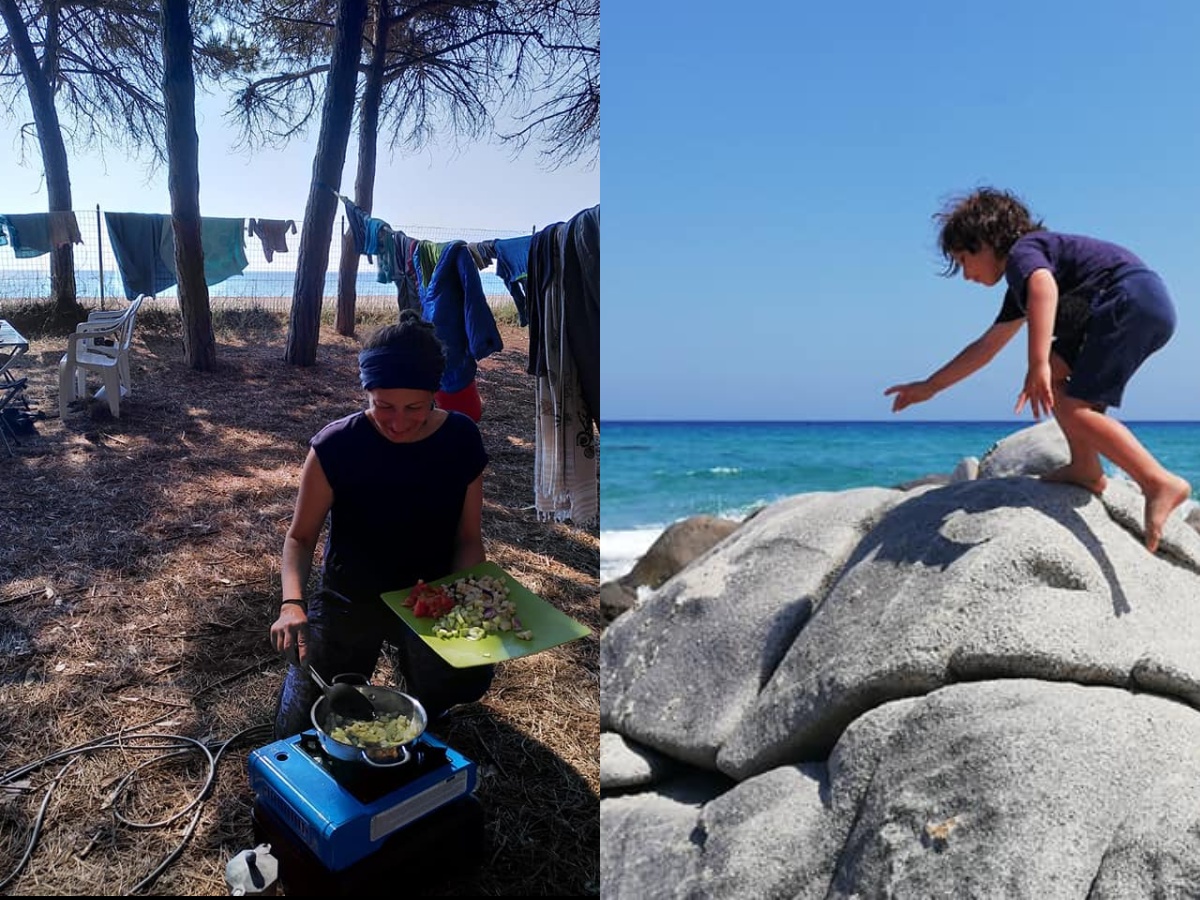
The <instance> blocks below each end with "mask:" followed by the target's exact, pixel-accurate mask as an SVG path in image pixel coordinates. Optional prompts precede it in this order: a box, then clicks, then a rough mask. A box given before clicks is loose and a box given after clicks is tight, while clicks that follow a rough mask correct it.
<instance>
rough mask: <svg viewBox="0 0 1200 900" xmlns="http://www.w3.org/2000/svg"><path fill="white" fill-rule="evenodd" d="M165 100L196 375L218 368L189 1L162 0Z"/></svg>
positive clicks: (182, 285) (183, 303) (184, 308)
mask: <svg viewBox="0 0 1200 900" xmlns="http://www.w3.org/2000/svg"><path fill="white" fill-rule="evenodd" d="M162 40H163V70H164V84H163V98H164V100H165V101H166V112H167V185H168V188H169V189H170V192H171V224H172V228H173V230H174V234H175V274H176V279H177V281H178V283H179V312H180V315H182V316H183V358H184V362H186V363H187V365H188V366H190V367H191V368H193V369H196V370H197V371H201V372H211V371H212V370H213V369H215V368H216V367H217V345H216V339H215V338H214V337H213V330H212V314H211V311H210V309H209V305H208V285H207V284H206V283H205V281H204V248H203V247H202V246H201V241H200V137H199V135H198V134H197V133H196V83H195V75H194V73H193V71H192V25H191V22H190V21H189V19H188V0H162Z"/></svg>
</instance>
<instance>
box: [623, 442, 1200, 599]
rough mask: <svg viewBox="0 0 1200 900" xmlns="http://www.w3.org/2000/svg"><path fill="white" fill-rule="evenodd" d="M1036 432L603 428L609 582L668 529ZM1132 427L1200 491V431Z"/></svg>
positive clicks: (891, 480) (954, 460)
mask: <svg viewBox="0 0 1200 900" xmlns="http://www.w3.org/2000/svg"><path fill="white" fill-rule="evenodd" d="M1030 424H1032V421H1031V420H1015V419H1014V420H1010V421H1003V422H912V421H908V422H898V421H878V422H603V423H602V424H601V431H602V433H603V435H604V461H603V464H602V465H601V467H600V530H601V534H600V570H601V571H600V577H601V580H602V581H607V580H609V579H611V578H615V577H617V576H619V575H621V574H622V573H624V572H626V571H628V569H629V567H631V566H632V565H633V563H634V562H635V561H636V560H637V559H638V557H639V556H641V554H642V553H644V552H645V551H646V549H647V548H648V547H649V546H650V544H651V543H653V541H654V539H655V538H656V537H658V535H659V534H661V533H662V530H663V529H664V528H665V527H666V526H668V525H670V524H671V523H672V522H676V521H679V520H680V519H684V518H687V517H688V516H692V515H697V514H701V513H704V514H709V515H719V516H726V517H730V518H742V517H744V516H745V515H747V514H748V513H749V512H750V511H751V510H753V509H754V508H755V507H757V506H760V505H762V504H764V503H769V502H771V501H773V500H778V499H780V498H782V497H787V496H790V495H792V494H801V493H808V492H812V491H840V490H846V489H848V488H856V487H867V486H878V487H892V486H895V485H897V484H900V483H902V482H905V481H911V480H914V479H917V478H921V477H923V476H925V475H931V474H935V473H949V472H950V471H952V470H953V469H954V467H955V466H956V465H958V463H959V461H960V460H962V459H963V458H964V457H968V456H973V457H975V458H977V459H978V458H981V457H982V456H983V455H984V454H985V453H986V452H987V451H988V449H989V448H990V447H991V446H992V445H993V444H994V443H995V442H996V441H998V440H1000V439H1001V438H1003V437H1006V436H1007V435H1010V434H1013V433H1015V432H1017V431H1020V430H1021V429H1023V428H1026V427H1028V426H1029V425H1030ZM1126 424H1127V425H1128V426H1129V427H1130V428H1131V429H1132V430H1133V432H1134V433H1135V434H1136V435H1137V436H1138V438H1139V439H1140V440H1141V441H1142V442H1143V443H1144V444H1145V445H1146V446H1147V448H1149V450H1150V451H1151V452H1152V453H1154V455H1155V456H1157V457H1158V458H1159V460H1161V461H1162V463H1163V464H1164V465H1166V466H1167V468H1169V469H1172V470H1173V471H1175V472H1178V473H1179V474H1180V475H1182V476H1183V477H1184V478H1187V479H1188V480H1189V481H1190V482H1191V483H1192V484H1193V485H1195V486H1196V487H1197V490H1198V491H1200V422H1127V423H1126ZM1110 472H1111V474H1113V475H1114V476H1116V477H1121V476H1120V474H1119V473H1118V472H1116V471H1115V470H1111V469H1110Z"/></svg>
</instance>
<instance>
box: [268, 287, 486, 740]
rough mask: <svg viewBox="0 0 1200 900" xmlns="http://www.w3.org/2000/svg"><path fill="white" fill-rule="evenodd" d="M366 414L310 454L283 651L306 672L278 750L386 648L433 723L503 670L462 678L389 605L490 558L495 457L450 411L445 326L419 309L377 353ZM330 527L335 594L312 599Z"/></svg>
mask: <svg viewBox="0 0 1200 900" xmlns="http://www.w3.org/2000/svg"><path fill="white" fill-rule="evenodd" d="M358 361H359V374H360V379H361V382H362V387H363V390H365V391H366V396H367V408H366V410H363V411H360V412H356V413H352V414H351V415H348V416H345V417H344V418H341V419H338V420H337V421H335V422H331V423H330V424H328V425H326V426H325V427H324V428H323V429H321V431H319V432H318V433H317V435H316V436H315V437H314V438H313V439H312V440H311V441H310V448H309V451H308V456H307V458H306V459H305V461H304V468H303V470H302V472H301V475H300V493H299V496H298V497H297V498H296V508H295V511H294V513H293V515H292V522H291V525H290V527H289V528H288V532H287V537H286V538H285V539H284V542H283V563H282V567H283V571H282V581H283V601H282V604H281V606H280V610H279V618H277V619H276V620H275V623H274V624H273V625H272V626H271V643H272V645H273V646H274V648H275V650H276V651H278V652H279V653H281V654H283V655H284V656H285V657H286V658H287V659H288V660H289V662H291V663H292V665H291V666H289V668H288V672H287V676H286V678H285V680H284V683H283V687H282V689H281V690H280V693H279V701H278V708H277V711H276V716H275V737H276V738H277V739H279V738H284V737H288V736H291V735H293V734H297V733H299V732H301V731H304V730H305V729H307V728H310V727H311V720H310V717H309V712H310V710H311V708H312V705H313V703H314V702H315V701H316V699H317V698H318V696H320V692H319V689H318V688H317V686H316V684H315V683H314V682H313V680H312V678H311V677H310V676H309V674H308V671H307V668H306V667H307V666H310V665H311V666H312V667H313V668H315V669H316V671H317V672H318V673H319V674H321V675H322V676H323V677H325V678H326V679H329V678H332V677H333V676H335V675H338V674H342V673H351V672H353V673H361V674H364V675H367V676H368V677H369V676H370V675H371V674H372V673H373V672H374V671H375V666H376V663H377V662H378V661H379V654H380V651H381V650H382V649H383V647H384V644H385V642H386V643H387V644H388V645H389V648H390V650H391V651H392V663H393V668H394V670H395V671H396V673H397V674H398V676H400V677H401V678H402V679H403V684H402V685H400V687H401V689H402V690H404V691H405V692H407V693H409V694H412V695H413V696H414V697H416V698H417V699H418V700H420V701H421V704H422V705H423V706H424V707H425V709H426V711H427V713H428V715H429V720H430V721H431V722H432V721H434V720H435V719H436V718H437V717H438V716H440V715H441V714H442V713H444V712H445V711H446V710H447V709H449V708H450V707H451V706H454V705H455V704H458V703H466V702H470V701H473V700H478V699H479V698H480V697H481V696H483V694H484V692H485V691H487V689H488V687H489V686H490V685H491V682H492V675H493V673H494V667H493V666H474V667H471V668H465V669H456V668H453V667H452V666H450V665H449V664H448V663H446V662H445V661H443V660H442V659H441V657H439V656H438V655H437V654H436V653H434V652H433V651H432V650H430V649H429V648H428V647H427V646H425V644H424V642H423V641H422V640H421V639H420V638H419V637H417V636H416V635H415V634H414V633H413V632H412V631H411V629H409V627H408V626H407V625H405V624H404V622H403V621H402V620H401V619H400V617H399V616H397V615H396V614H395V613H394V612H392V610H391V609H390V608H389V607H388V606H387V605H386V604H385V603H384V602H383V600H382V599H381V597H380V595H381V594H383V593H385V592H387V591H394V590H403V589H404V588H408V587H411V586H412V585H414V584H416V582H417V581H418V580H424V581H431V580H433V579H435V578H441V577H443V576H445V575H449V574H451V573H452V572H454V571H457V570H458V569H462V568H466V567H468V566H472V565H475V564H476V563H480V562H483V561H484V559H485V558H486V555H485V553H484V549H483V538H482V535H481V532H480V528H481V519H482V515H483V470H484V468H485V467H486V466H487V463H488V456H487V453H486V452H485V451H484V448H483V440H482V438H481V436H480V434H479V429H478V427H477V426H476V425H475V423H474V422H473V421H472V420H471V419H470V418H468V417H467V416H465V415H463V414H462V413H458V412H447V411H445V410H442V409H437V408H436V407H435V404H434V394H435V393H436V391H437V390H438V387H439V385H440V383H441V378H442V370H443V368H444V367H445V354H444V352H443V349H442V345H441V342H440V341H439V340H438V338H437V336H436V335H435V334H434V330H433V325H432V324H431V323H429V322H426V321H424V320H423V319H422V318H421V317H420V315H419V314H418V313H417V312H415V311H413V310H405V311H403V312H402V313H401V314H400V320H399V322H398V323H397V324H395V325H387V326H385V327H383V328H381V329H379V330H378V331H376V332H375V333H374V334H372V335H371V336H370V337H368V338H367V340H366V341H365V342H364V343H363V349H362V352H361V353H359V357H358ZM326 516H328V517H329V531H328V535H327V537H326V542H325V552H324V561H323V565H322V571H321V577H320V581H321V587H320V590H318V591H317V592H316V594H315V595H313V596H312V597H310V598H309V599H308V600H307V601H306V600H305V593H304V589H305V586H306V585H307V584H308V580H309V573H310V570H311V567H312V557H313V552H314V551H315V549H316V546H317V540H318V537H319V535H320V532H321V529H322V527H323V525H324V523H325V519H326Z"/></svg>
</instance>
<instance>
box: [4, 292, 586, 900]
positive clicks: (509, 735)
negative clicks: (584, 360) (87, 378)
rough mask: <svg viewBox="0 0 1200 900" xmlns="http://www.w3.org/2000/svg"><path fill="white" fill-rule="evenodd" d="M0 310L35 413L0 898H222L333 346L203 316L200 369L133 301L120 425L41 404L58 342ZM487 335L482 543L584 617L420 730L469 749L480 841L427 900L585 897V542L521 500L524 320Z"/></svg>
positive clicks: (9, 691)
mask: <svg viewBox="0 0 1200 900" xmlns="http://www.w3.org/2000/svg"><path fill="white" fill-rule="evenodd" d="M20 312H21V311H20V310H17V311H14V310H12V309H7V310H5V309H0V317H7V318H9V319H10V320H13V321H14V324H16V325H18V327H21V328H22V329H23V330H24V331H25V333H26V334H27V335H28V336H31V337H32V338H33V342H32V347H31V350H30V352H29V354H28V355H26V356H25V357H24V358H22V359H21V360H20V361H19V362H18V365H17V370H18V371H17V374H18V375H20V376H27V377H28V378H29V389H28V396H29V397H30V398H31V400H32V401H33V403H34V405H35V409H38V410H41V411H44V412H45V413H46V414H47V416H48V418H46V419H43V420H41V421H39V422H38V423H37V435H36V436H33V437H30V438H26V439H24V440H23V442H22V443H21V444H20V445H19V446H18V447H17V448H16V455H15V456H14V457H11V458H10V457H8V456H6V455H4V451H3V447H0V893H8V894H12V895H114V894H130V893H133V894H153V895H174V896H206V895H221V894H225V893H227V890H226V885H225V881H224V870H225V865H226V863H227V862H228V860H229V859H230V858H231V857H233V856H234V855H235V854H236V853H238V852H239V851H241V850H243V849H246V848H248V847H252V846H253V845H254V843H255V840H254V834H253V829H252V823H251V817H250V812H251V804H252V802H253V796H252V794H251V792H250V789H249V785H248V781H247V776H246V757H247V754H248V752H249V751H250V750H251V749H253V748H255V747H259V746H262V745H264V744H266V743H269V742H270V736H269V723H270V721H271V716H272V713H273V709H274V697H275V692H276V690H277V688H278V686H279V684H280V683H281V680H282V677H283V673H284V666H283V663H282V661H281V660H280V659H279V658H278V657H277V656H276V655H275V654H274V653H273V651H272V650H271V647H270V644H269V641H268V629H269V626H270V623H271V622H272V620H273V619H274V618H275V615H276V612H277V610H278V601H279V599H280V593H279V554H280V547H281V545H282V540H283V535H284V532H285V530H286V528H287V524H288V521H289V519H290V516H291V511H292V505H293V503H294V501H295V493H296V487H297V483H298V475H299V471H300V464H301V462H302V460H303V458H304V453H305V450H306V442H307V440H308V438H309V437H311V436H312V434H314V433H315V431H316V430H317V429H318V428H319V427H320V426H321V425H323V424H324V423H326V422H327V421H330V420H332V419H334V418H336V417H338V416H340V415H343V414H345V413H346V412H349V411H352V410H354V409H357V408H360V406H361V402H362V401H361V392H360V391H359V390H358V389H357V363H356V353H357V349H358V343H359V342H358V339H356V338H347V337H342V336H339V335H337V334H336V333H334V332H333V330H332V328H330V327H329V326H328V325H323V327H322V332H321V343H320V350H319V352H318V361H317V364H316V365H315V366H313V367H309V368H299V367H294V366H289V365H286V364H284V363H283V361H282V353H283V344H284V339H285V332H286V322H285V321H284V320H283V319H282V318H281V317H276V316H272V315H269V314H263V313H258V314H254V313H247V314H242V315H238V314H234V313H224V314H223V315H222V316H221V317H220V319H219V320H218V323H217V324H218V327H217V340H218V358H219V367H218V370H217V371H216V372H214V373H207V374H201V373H197V372H193V371H191V370H190V369H188V368H187V367H185V365H184V364H183V359H182V340H181V334H180V330H179V327H178V324H177V317H174V316H171V315H168V314H164V313H161V312H157V311H154V310H148V311H147V312H146V313H145V314H144V315H142V316H140V317H139V323H138V327H137V332H136V335H135V339H134V358H133V394H132V396H131V397H129V398H127V400H126V401H125V402H124V403H123V404H122V406H121V416H120V418H119V419H114V418H112V417H111V415H110V414H109V412H108V408H107V406H106V405H105V404H104V403H102V402H96V401H92V402H90V403H88V404H85V405H83V406H82V408H74V409H71V410H68V412H67V415H65V416H64V417H62V418H59V417H58V402H57V381H56V379H57V372H56V369H57V364H58V360H59V357H60V356H61V355H62V353H63V350H64V347H65V339H64V337H63V336H62V335H61V334H53V333H46V332H43V331H42V325H41V324H39V323H38V322H36V321H31V320H30V319H28V318H22V317H21V315H20ZM372 324H378V323H364V324H363V325H362V326H361V327H360V329H359V331H360V334H363V333H365V332H366V331H367V330H369V328H370V327H371V325H372ZM501 330H502V334H503V337H504V340H505V345H506V349H505V350H504V351H503V352H501V353H499V354H497V355H496V356H494V357H492V358H490V359H488V360H485V361H484V362H483V363H482V364H481V368H480V373H479V385H480V392H481V394H482V396H483V401H484V404H485V409H484V416H483V421H482V422H481V428H482V430H483V433H484V440H485V443H486V446H487V448H488V450H489V452H490V454H491V458H492V462H491V465H490V468H489V470H488V473H487V475H486V476H485V506H484V538H485V544H486V547H487V550H488V555H489V557H490V558H491V559H493V560H495V561H496V562H498V563H499V564H500V565H502V566H504V567H505V568H506V569H507V570H508V571H509V572H511V573H512V574H513V575H514V576H515V577H516V578H517V579H518V580H520V581H521V582H522V583H524V584H525V585H526V586H527V587H529V588H530V589H531V590H533V591H534V592H535V593H537V594H539V595H540V596H542V597H544V598H545V599H546V600H548V601H549V602H550V603H552V604H553V605H554V606H556V607H557V608H559V609H561V610H562V611H563V612H565V613H567V614H568V615H570V616H573V617H574V618H576V619H578V620H580V621H582V622H584V623H585V624H587V625H589V626H590V627H591V628H592V629H593V634H592V635H591V636H590V637H586V638H583V639H581V640H577V641H574V642H572V643H569V644H566V645H564V646H561V647H558V648H555V649H552V650H548V651H545V652H543V653H540V654H537V655H535V656H532V657H529V658H526V659H522V660H513V661H509V662H505V663H503V664H501V666H500V667H499V671H498V674H497V677H496V681H495V684H494V686H493V688H492V690H491V691H490V692H489V694H488V695H487V696H486V697H485V698H484V699H483V700H482V701H481V702H479V703H477V704H472V705H469V706H465V707H461V708H459V709H458V710H456V711H455V712H454V713H453V715H452V718H451V719H450V721H449V722H448V724H446V725H445V727H439V728H438V729H437V730H436V731H435V733H436V734H438V735H439V736H440V737H442V738H443V739H445V740H446V741H447V742H448V743H449V744H450V745H451V746H453V747H455V748H456V749H458V750H459V751H460V752H462V753H463V754H465V755H466V756H468V757H469V758H471V759H473V760H474V761H476V762H477V764H478V765H479V770H480V784H479V788H478V794H477V795H478V797H479V799H480V800H481V802H482V804H483V806H484V809H485V812H486V829H487V839H488V848H487V852H486V854H485V857H486V858H485V859H483V860H481V865H480V866H479V867H478V868H477V869H475V870H470V869H466V870H459V871H455V872H453V873H451V876H450V877H449V879H448V880H446V881H444V882H442V883H440V884H438V885H435V886H434V887H432V888H431V889H429V890H428V891H427V893H429V894H435V895H445V896H451V895H456V896H480V895H493V896H494V895H511V896H517V895H568V896H569V895H575V896H581V895H598V893H599V885H598V877H599V876H598V869H599V860H598V856H599V651H598V635H599V632H600V629H601V621H600V614H599V601H598V572H599V534H598V529H597V528H591V529H581V528H577V527H573V526H571V525H570V524H558V523H545V522H539V521H538V519H537V516H536V515H535V513H534V510H533V508H532V507H533V480H532V479H533V460H534V438H533V424H534V408H533V380H532V378H531V377H530V376H528V375H527V374H526V373H525V364H526V361H527V352H528V350H527V335H526V333H525V331H524V329H520V328H518V327H515V326H502V328H501ZM92 387H95V384H93V385H92ZM387 674H388V673H387V672H385V671H380V672H377V673H376V676H375V680H376V681H380V680H382V679H383V678H385V677H386V676H387ZM148 735H159V736H161V737H152V736H148ZM85 745H86V746H85ZM178 748H184V750H185V752H182V753H178V754H176V755H174V756H172V755H170V754H171V751H172V749H178ZM205 751H207V753H209V754H212V756H213V757H214V758H215V769H214V770H212V772H213V774H212V775H211V778H212V785H211V789H210V790H208V791H207V792H205V789H206V786H207V785H206V780H207V779H208V778H209V777H210V766H209V763H208V762H207V756H206V752H205ZM131 773H132V777H131V778H127V777H126V776H130V774H131ZM32 836H36V843H35V844H34V845H33V846H32V849H30V839H31V837H32ZM14 873H16V874H14Z"/></svg>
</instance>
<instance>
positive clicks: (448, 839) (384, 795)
mask: <svg viewBox="0 0 1200 900" xmlns="http://www.w3.org/2000/svg"><path fill="white" fill-rule="evenodd" d="M409 749H410V751H411V755H410V758H409V760H408V761H407V762H405V763H404V764H403V765H399V766H390V767H387V768H376V767H373V766H371V765H369V764H368V763H366V762H361V761H356V762H347V761H345V760H338V759H333V758H331V757H330V756H329V755H328V754H326V753H325V750H324V748H323V747H322V746H321V741H320V739H319V738H318V736H317V733H316V731H306V732H303V733H301V734H298V735H294V736H293V737H290V738H285V739H283V740H281V741H276V742H275V743H273V744H268V745H267V746H265V747H261V748H259V749H257V750H253V751H251V753H250V756H249V759H248V761H247V767H248V769H249V773H250V788H251V790H252V791H253V792H254V795H255V801H254V810H253V819H254V826H255V831H256V832H257V837H258V839H259V840H262V841H265V842H266V843H269V844H271V847H272V852H273V853H274V855H275V856H276V857H277V858H278V859H279V866H280V880H281V881H282V882H283V886H284V890H285V891H286V892H287V893H289V894H293V895H300V894H301V893H302V891H301V890H299V888H301V887H303V888H305V889H311V890H312V891H315V892H316V893H317V894H320V895H328V894H330V893H332V894H334V895H347V896H348V895H350V894H352V893H354V892H355V891H357V890H362V889H368V888H370V887H372V886H375V885H380V886H382V885H390V886H391V887H392V888H395V887H396V886H398V885H409V884H411V883H412V879H413V876H414V874H418V873H421V872H437V871H438V870H440V871H441V872H442V873H443V874H444V873H446V872H447V871H450V872H452V873H454V874H458V873H459V872H461V870H462V867H463V863H464V861H468V862H469V861H470V860H471V859H472V858H475V859H478V857H479V855H480V854H481V851H482V848H483V843H484V828H483V811H482V808H481V807H480V805H479V802H478V801H477V800H476V799H475V796H474V792H475V784H476V777H477V772H476V766H475V763H473V762H472V761H471V760H469V759H467V758H466V757H465V756H463V755H462V754H460V753H458V752H456V751H455V750H453V749H451V748H450V747H448V746H446V744H444V743H442V742H441V741H439V740H437V739H436V738H434V737H433V736H432V735H430V734H428V733H426V734H423V735H421V737H420V738H418V739H417V740H416V741H414V742H413V743H412V744H411V745H410V747H409ZM441 857H444V858H445V860H446V862H447V864H448V865H449V867H450V868H449V869H448V870H447V869H445V868H443V867H442V866H440V865H438V864H437V863H438V861H439V859H440V858H441Z"/></svg>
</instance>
